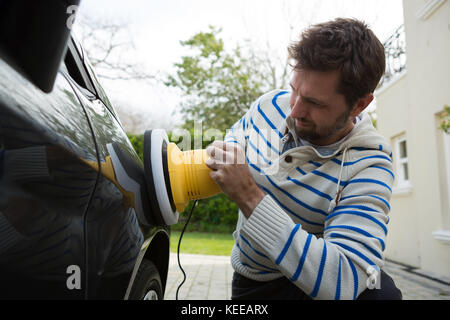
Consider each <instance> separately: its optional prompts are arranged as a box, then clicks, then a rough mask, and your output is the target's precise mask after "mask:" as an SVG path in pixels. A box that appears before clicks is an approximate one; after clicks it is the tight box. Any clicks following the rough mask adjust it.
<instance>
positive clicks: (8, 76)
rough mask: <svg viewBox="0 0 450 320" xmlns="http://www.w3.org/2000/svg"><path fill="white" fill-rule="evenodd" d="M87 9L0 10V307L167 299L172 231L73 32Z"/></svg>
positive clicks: (41, 4)
mask: <svg viewBox="0 0 450 320" xmlns="http://www.w3.org/2000/svg"><path fill="white" fill-rule="evenodd" d="M78 2H79V1H69V0H65V1H62V0H52V1H22V0H13V1H10V0H6V1H5V0H0V298H2V299H16V298H19V299H21V298H31V299H162V298H163V297H164V290H165V284H166V278H167V271H168V264H169V232H170V230H169V227H167V226H164V225H163V224H161V223H158V222H157V220H156V219H153V213H152V212H151V209H150V207H151V206H150V204H149V201H150V200H149V199H151V197H150V196H149V194H148V193H147V190H146V188H145V183H143V181H142V179H143V177H142V176H143V175H144V171H143V164H142V161H141V160H140V158H139V156H138V155H137V154H136V152H135V150H134V149H133V147H132V145H131V143H130V141H129V139H128V138H127V135H126V133H125V131H124V129H123V127H122V125H121V123H120V121H119V119H118V117H117V115H116V113H115V111H114V108H113V106H112V105H111V103H110V102H109V100H108V98H107V95H106V94H105V92H104V90H103V89H102V87H101V86H100V83H99V81H98V79H97V78H96V76H95V73H94V70H93V69H92V67H91V65H90V64H89V61H88V58H87V56H86V55H85V53H84V52H83V49H82V47H81V46H80V45H79V44H77V42H76V41H75V39H73V37H72V36H71V35H70V30H69V29H68V28H67V26H66V21H67V19H68V17H69V14H68V11H67V7H68V6H69V5H77V4H78ZM130 177H133V179H130ZM136 177H137V178H136ZM127 181H128V182H130V181H131V182H130V183H128V185H127Z"/></svg>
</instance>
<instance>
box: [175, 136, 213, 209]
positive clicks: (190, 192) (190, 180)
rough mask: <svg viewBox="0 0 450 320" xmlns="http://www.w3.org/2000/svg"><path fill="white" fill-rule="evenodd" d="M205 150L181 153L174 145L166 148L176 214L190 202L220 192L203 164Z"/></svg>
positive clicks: (209, 170) (206, 157)
mask: <svg viewBox="0 0 450 320" xmlns="http://www.w3.org/2000/svg"><path fill="white" fill-rule="evenodd" d="M208 158H209V156H208V155H207V153H206V150H191V151H184V152H183V151H181V150H180V149H179V148H178V146H177V145H176V144H175V143H169V144H168V146H167V163H168V171H169V177H170V188H171V190H172V197H173V201H174V203H175V206H176V208H177V211H178V212H182V211H183V210H184V209H185V208H186V206H187V204H188V203H189V201H190V200H198V199H204V198H209V197H212V196H214V195H216V194H218V193H220V192H221V190H220V188H219V186H218V185H217V184H216V183H215V182H214V180H212V179H211V177H210V176H209V174H210V172H211V169H209V168H208V167H207V166H206V164H205V162H206V160H207V159H208Z"/></svg>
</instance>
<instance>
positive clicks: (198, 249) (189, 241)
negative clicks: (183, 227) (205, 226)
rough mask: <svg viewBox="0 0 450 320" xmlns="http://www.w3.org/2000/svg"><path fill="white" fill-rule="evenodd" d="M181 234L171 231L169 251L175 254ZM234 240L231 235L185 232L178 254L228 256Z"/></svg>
mask: <svg viewBox="0 0 450 320" xmlns="http://www.w3.org/2000/svg"><path fill="white" fill-rule="evenodd" d="M180 234H181V232H179V231H172V233H171V235H170V251H171V252H175V253H176V252H177V246H178V240H179V239H180ZM233 244H234V239H233V236H232V235H231V234H222V233H200V232H185V233H184V235H183V239H182V240H181V246H180V253H192V254H207V255H215V256H229V255H230V254H231V248H233Z"/></svg>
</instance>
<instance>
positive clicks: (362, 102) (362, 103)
mask: <svg viewBox="0 0 450 320" xmlns="http://www.w3.org/2000/svg"><path fill="white" fill-rule="evenodd" d="M373 99H374V97H373V93H368V94H366V95H365V96H364V97H362V98H359V99H358V101H357V102H356V104H355V106H354V107H353V110H352V112H351V114H350V115H351V116H352V117H356V116H358V115H359V114H360V113H361V112H363V111H364V110H365V109H366V108H367V107H368V106H369V104H370V103H371V102H372V101H373Z"/></svg>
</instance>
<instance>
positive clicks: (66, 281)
mask: <svg viewBox="0 0 450 320" xmlns="http://www.w3.org/2000/svg"><path fill="white" fill-rule="evenodd" d="M61 68H62V69H65V64H64V63H63V64H62V67H61ZM97 162H98V154H97V148H96V145H95V140H94V138H93V135H92V130H91V126H90V123H89V121H88V117H87V114H86V112H85V110H84V108H83V106H82V104H81V103H80V100H79V97H78V96H77V95H76V94H75V93H74V90H73V86H72V85H71V84H70V83H69V81H68V80H67V76H66V75H64V72H60V73H59V74H58V75H57V78H56V82H55V86H54V89H53V91H52V92H51V93H48V94H47V93H44V92H43V91H41V90H40V89H38V88H37V87H36V86H34V85H33V84H31V82H29V81H28V80H27V79H26V78H24V77H23V76H22V75H21V74H19V73H18V72H17V71H15V70H14V69H13V68H11V66H10V65H8V64H7V63H6V62H5V61H4V60H3V59H2V57H1V56H0V288H1V290H0V296H1V297H2V298H39V299H46V298H53V299H55V298H56V299H66V298H75V299H80V298H84V297H85V296H86V295H87V283H88V278H87V277H86V275H88V268H87V266H88V265H89V261H88V260H87V258H86V248H87V241H88V237H87V232H86V224H85V221H86V219H87V218H86V213H87V211H88V207H89V206H90V205H91V203H93V202H94V201H95V200H94V198H93V195H94V193H93V192H94V189H95V187H96V184H97V181H98V179H99V172H98V170H95V168H93V167H92V166H91V165H90V164H91V163H97Z"/></svg>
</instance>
